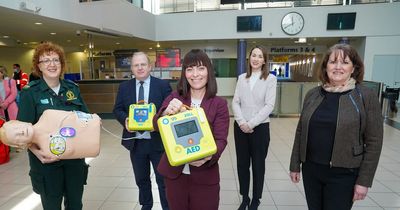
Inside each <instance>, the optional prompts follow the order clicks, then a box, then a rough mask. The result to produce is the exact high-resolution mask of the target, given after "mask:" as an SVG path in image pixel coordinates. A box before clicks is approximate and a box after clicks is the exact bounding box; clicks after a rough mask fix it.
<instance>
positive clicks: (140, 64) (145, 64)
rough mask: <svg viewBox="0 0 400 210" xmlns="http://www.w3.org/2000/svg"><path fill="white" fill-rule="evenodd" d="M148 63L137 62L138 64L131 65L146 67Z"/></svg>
mask: <svg viewBox="0 0 400 210" xmlns="http://www.w3.org/2000/svg"><path fill="white" fill-rule="evenodd" d="M148 65H149V64H147V63H138V64H135V65H133V67H134V68H139V67H140V68H146V67H147V66H148Z"/></svg>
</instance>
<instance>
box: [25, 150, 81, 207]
mask: <svg viewBox="0 0 400 210" xmlns="http://www.w3.org/2000/svg"><path fill="white" fill-rule="evenodd" d="M28 156H29V164H30V166H31V169H30V171H29V175H30V177H31V182H32V188H33V191H34V192H36V193H38V194H40V199H41V201H42V206H43V209H44V210H61V209H62V208H61V203H62V200H63V198H64V207H65V208H64V209H67V210H81V209H82V207H83V204H82V196H83V190H84V185H86V180H87V176H88V165H87V164H86V163H85V160H84V159H71V160H60V161H57V162H54V163H47V164H42V163H41V162H40V160H39V159H38V158H37V157H36V156H35V155H34V154H33V153H32V152H31V151H29V153H28Z"/></svg>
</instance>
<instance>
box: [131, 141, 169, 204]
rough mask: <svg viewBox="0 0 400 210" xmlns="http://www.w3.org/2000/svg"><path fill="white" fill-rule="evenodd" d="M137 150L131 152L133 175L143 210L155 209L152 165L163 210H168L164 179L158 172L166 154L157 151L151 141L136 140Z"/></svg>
mask: <svg viewBox="0 0 400 210" xmlns="http://www.w3.org/2000/svg"><path fill="white" fill-rule="evenodd" d="M134 141H136V142H135V143H136V145H135V148H134V149H132V150H131V151H130V156H131V162H132V166H133V173H134V174H135V181H136V185H137V186H138V187H139V203H140V205H142V206H143V208H142V209H151V208H152V207H153V194H152V192H151V189H152V188H151V179H150V172H151V171H150V163H151V165H153V170H154V173H155V175H156V182H157V185H158V193H159V196H160V201H161V206H162V209H163V210H168V202H167V197H166V194H165V185H164V178H163V177H162V176H161V174H159V173H158V171H157V166H158V163H159V162H160V159H161V155H162V154H163V153H164V152H161V151H155V150H154V149H153V148H152V145H151V142H150V141H151V139H136V140H134Z"/></svg>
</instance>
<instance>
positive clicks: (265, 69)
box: [246, 45, 269, 80]
mask: <svg viewBox="0 0 400 210" xmlns="http://www.w3.org/2000/svg"><path fill="white" fill-rule="evenodd" d="M255 49H259V50H261V52H262V54H263V57H264V64H263V65H262V66H261V75H260V79H264V80H265V79H267V78H268V75H269V65H268V60H269V59H268V54H267V49H265V47H263V46H260V45H257V46H255V47H253V48H251V50H250V53H249V59H248V61H247V63H248V65H247V66H248V67H247V71H246V78H249V77H250V76H251V73H252V72H253V69H251V64H250V56H251V53H253V50H255Z"/></svg>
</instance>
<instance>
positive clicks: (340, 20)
mask: <svg viewBox="0 0 400 210" xmlns="http://www.w3.org/2000/svg"><path fill="white" fill-rule="evenodd" d="M355 23H356V13H355V12H352V13H330V14H328V23H327V26H326V29H327V30H351V29H354V26H355Z"/></svg>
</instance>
